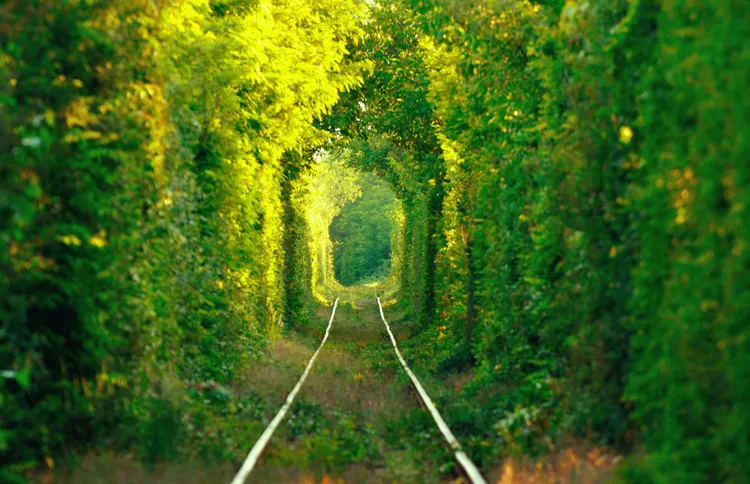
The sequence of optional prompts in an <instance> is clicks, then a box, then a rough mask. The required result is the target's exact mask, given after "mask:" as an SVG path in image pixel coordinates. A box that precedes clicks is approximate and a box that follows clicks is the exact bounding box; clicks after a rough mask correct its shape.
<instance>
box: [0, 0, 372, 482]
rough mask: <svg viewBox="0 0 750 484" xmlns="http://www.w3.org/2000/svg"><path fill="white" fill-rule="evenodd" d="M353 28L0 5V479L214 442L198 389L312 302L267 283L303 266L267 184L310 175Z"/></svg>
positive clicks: (320, 14)
mask: <svg viewBox="0 0 750 484" xmlns="http://www.w3.org/2000/svg"><path fill="white" fill-rule="evenodd" d="M364 11H365V10H364V5H363V4H362V3H360V2H357V1H346V2H341V1H338V0H336V1H321V2H315V3H314V4H311V3H309V2H305V1H301V0H300V1H295V0H287V1H264V0H261V1H257V2H253V1H226V2H217V1H208V0H185V1H175V2H151V1H135V2H133V1H127V2H126V1H119V0H116V1H111V2H103V1H102V2H100V1H93V2H92V1H77V0H71V1H66V2H57V1H42V2H32V3H31V4H29V3H28V2H25V1H18V2H15V1H11V2H10V3H7V2H6V4H4V5H3V6H2V7H0V27H1V28H0V49H1V50H0V113H1V114H2V115H1V116H0V118H1V119H2V121H0V123H2V124H1V125H0V128H1V129H2V132H1V133H0V136H2V137H1V138H0V146H1V148H2V153H1V156H2V160H3V161H2V168H1V171H0V191H2V194H3V196H1V197H0V198H1V201H0V212H2V215H3V216H2V222H1V224H2V225H0V240H2V246H3V250H2V251H0V253H1V255H0V264H1V266H0V267H2V269H1V270H2V275H3V277H2V278H1V279H0V291H1V292H2V295H3V297H2V302H0V319H1V320H2V328H1V329H0V370H1V371H2V375H3V376H2V381H0V391H1V393H0V399H1V400H2V406H3V417H2V419H3V420H2V424H0V435H1V436H2V438H0V446H2V447H3V456H2V464H4V465H7V464H10V465H12V466H15V468H16V469H20V468H22V467H23V466H25V465H28V464H33V462H34V461H35V460H36V459H38V458H40V457H42V456H51V457H53V459H52V460H50V461H48V462H53V461H54V460H55V459H57V458H58V457H59V456H60V455H61V454H62V453H63V451H65V452H69V451H70V450H76V449H77V448H79V447H86V446H89V445H92V444H99V443H101V442H110V443H112V442H113V441H112V438H113V437H115V436H116V437H117V441H116V442H115V443H116V444H117V445H121V444H122V445H126V446H129V445H135V447H136V449H138V450H140V451H141V452H142V453H143V454H144V455H143V456H144V457H146V458H166V457H170V456H175V455H177V453H178V452H180V451H184V450H191V449H192V448H193V446H194V445H197V444H196V442H199V441H200V440H201V439H198V438H197V437H196V436H197V435H204V434H210V433H211V432H212V430H211V428H210V427H211V425H216V424H215V423H214V421H212V420H211V418H208V417H207V416H206V414H211V413H212V412H213V414H214V415H216V416H218V415H220V414H222V412H224V411H225V408H224V407H223V405H222V406H217V407H216V408H210V407H209V408H208V409H201V410H200V411H197V410H196V408H197V406H193V405H192V404H191V403H190V402H193V401H194V400H195V401H198V402H200V401H202V395H201V393H200V392H196V391H195V390H194V389H195V388H198V387H200V388H203V386H205V382H209V383H211V385H214V386H215V385H216V384H217V383H216V382H218V383H228V382H231V381H233V380H234V379H236V377H237V375H238V374H239V373H240V370H241V369H242V368H243V365H244V363H245V362H246V361H247V360H248V359H249V358H252V357H253V356H254V354H255V353H256V352H257V349H258V348H259V346H260V345H262V344H263V341H264V336H267V335H269V334H271V333H272V332H274V331H278V330H279V329H280V328H281V327H283V326H284V325H289V324H290V323H291V321H289V320H288V319H287V320H285V318H294V317H296V316H300V317H302V316H303V314H302V313H299V312H297V311H295V310H294V307H297V306H299V304H301V303H300V302H299V301H300V300H303V301H307V302H306V304H309V297H310V295H309V291H308V292H307V293H305V292H304V291H302V292H301V293H299V291H297V290H296V289H295V284H296V285H297V286H299V281H298V280H296V279H294V278H284V277H282V274H283V273H284V272H285V271H291V272H292V273H294V274H303V271H304V270H305V269H304V268H305V267H306V265H305V260H309V254H308V253H307V252H305V251H304V250H297V251H293V250H292V249H293V248H295V247H296V248H297V249H299V248H300V247H302V248H304V246H305V245H306V244H305V243H302V244H300V243H299V241H298V240H297V239H298V238H299V235H298V234H299V233H303V235H304V230H305V218H304V216H303V215H300V214H303V213H304V212H303V211H302V210H301V209H300V207H299V203H298V202H296V199H295V198H294V196H293V192H294V191H295V190H298V188H297V186H296V185H295V186H294V187H291V186H289V187H288V190H287V191H286V193H282V185H284V184H285V183H287V182H288V185H291V184H294V183H295V180H296V179H301V178H302V175H301V173H304V172H305V171H306V170H309V166H310V163H309V157H301V156H297V155H296V153H298V152H300V153H301V152H306V151H309V150H310V149H311V147H312V146H314V144H316V143H318V142H319V139H320V138H319V136H318V133H317V131H316V130H315V128H314V127H313V126H312V122H313V120H314V119H316V118H318V117H320V116H321V115H322V114H323V113H324V112H325V111H326V110H328V109H329V108H330V107H331V106H332V105H333V104H334V103H335V102H336V100H337V98H338V94H339V92H341V91H343V90H346V89H349V88H352V87H354V86H355V85H357V84H358V83H359V82H360V81H361V73H362V69H363V65H362V64H358V63H353V62H349V61H346V60H345V59H344V57H345V55H346V53H347V45H348V44H350V43H354V42H356V39H357V38H358V37H359V36H360V34H361V21H362V19H363V14H364ZM293 46H296V47H293ZM285 154H287V156H286V158H284V161H285V162H284V163H282V157H283V156H284V155H285ZM295 214H297V216H295ZM285 254H288V257H286V258H285V257H284V255H285ZM307 266H309V263H307ZM303 281H304V285H307V286H308V287H309V281H310V279H309V278H308V279H307V280H305V279H304V277H303ZM186 402H187V403H186ZM191 413H194V414H192V415H191ZM199 414H200V415H202V417H200V418H199V417H198V415H199ZM230 417H231V415H223V416H222V417H221V418H222V419H226V418H230ZM214 418H216V417H214ZM196 422H199V423H196ZM196 425H197V426H198V427H201V428H196ZM241 450H244V449H241ZM6 451H7V452H6ZM223 452H225V453H226V452H230V453H231V451H227V450H224V451H223ZM3 477H5V476H3Z"/></svg>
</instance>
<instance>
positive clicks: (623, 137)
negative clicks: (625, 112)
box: [618, 126, 633, 145]
mask: <svg viewBox="0 0 750 484" xmlns="http://www.w3.org/2000/svg"><path fill="white" fill-rule="evenodd" d="M618 138H619V139H620V143H622V144H624V145H627V144H630V141H631V140H632V139H633V129H632V128H631V127H630V126H620V132H619V135H618Z"/></svg>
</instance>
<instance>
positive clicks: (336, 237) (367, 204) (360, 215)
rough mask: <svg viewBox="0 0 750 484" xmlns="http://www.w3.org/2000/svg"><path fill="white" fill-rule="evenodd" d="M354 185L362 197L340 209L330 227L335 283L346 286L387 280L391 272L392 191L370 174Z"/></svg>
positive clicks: (393, 206)
mask: <svg viewBox="0 0 750 484" xmlns="http://www.w3.org/2000/svg"><path fill="white" fill-rule="evenodd" d="M358 184H359V186H360V187H361V190H362V196H361V197H360V198H359V199H357V200H356V201H354V202H353V203H350V204H348V205H346V206H344V208H343V209H342V210H341V213H340V214H339V215H338V216H337V217H336V218H335V219H333V222H332V223H331V227H330V233H331V241H332V242H333V266H334V270H335V273H336V280H338V281H339V282H340V283H342V284H344V285H346V286H350V285H353V284H358V283H359V284H361V283H363V282H364V281H366V280H368V279H370V280H378V279H387V278H388V276H389V274H390V271H391V234H392V232H393V231H394V228H395V226H394V224H393V216H394V212H395V210H396V201H395V198H394V197H393V192H392V191H391V190H390V189H389V188H388V186H387V185H386V184H385V183H384V182H378V180H377V179H376V178H375V176H374V175H368V176H363V177H361V178H360V179H359V180H358Z"/></svg>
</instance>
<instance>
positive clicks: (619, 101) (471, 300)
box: [330, 0, 750, 482]
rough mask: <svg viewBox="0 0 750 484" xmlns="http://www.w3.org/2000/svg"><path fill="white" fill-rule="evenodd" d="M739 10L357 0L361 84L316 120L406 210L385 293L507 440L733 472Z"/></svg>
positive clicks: (641, 468)
mask: <svg viewBox="0 0 750 484" xmlns="http://www.w3.org/2000/svg"><path fill="white" fill-rule="evenodd" d="M745 17H747V7H745V6H744V5H742V6H741V5H740V3H739V2H703V3H700V2H690V1H676V2H656V1H650V0H641V1H625V0H623V1H615V2H611V1H608V2H604V1H589V2H562V1H554V2H550V1H544V2H541V1H539V2H531V1H521V0H506V1H500V2H497V1H480V2H461V1H454V0H413V1H410V2H398V1H383V2H379V3H378V4H377V5H376V6H375V7H374V8H373V12H372V19H373V22H374V23H375V24H376V25H374V26H371V27H370V26H368V27H369V28H368V35H367V37H366V39H365V41H364V42H363V44H362V46H361V49H359V50H357V51H356V52H355V53H354V56H355V58H357V59H359V58H361V57H363V58H367V59H371V60H372V65H373V70H374V72H373V75H372V76H371V77H370V78H368V79H367V81H366V82H365V84H364V85H363V87H362V88H361V89H358V90H356V91H354V92H352V93H350V94H347V95H346V96H345V97H343V98H342V101H341V102H340V103H339V105H338V107H337V108H335V109H334V111H333V113H334V114H333V116H331V117H330V123H331V124H332V125H334V126H335V127H336V128H337V129H339V132H341V133H343V134H344V135H346V136H349V137H351V138H354V139H356V141H355V142H354V143H353V144H352V145H353V146H355V147H356V148H357V149H358V150H359V151H360V152H361V153H362V154H363V156H362V157H361V159H360V161H358V162H357V166H360V167H363V168H366V169H370V170H373V171H374V172H375V173H377V174H379V175H381V176H383V178H384V179H386V180H388V181H389V182H390V183H391V185H392V186H393V187H394V191H395V192H396V194H397V196H398V197H399V198H400V199H401V201H402V203H403V205H404V210H405V218H404V225H403V233H402V235H401V240H402V244H403V245H401V246H399V251H400V254H402V255H400V256H402V257H403V260H404V263H403V265H402V266H400V270H401V271H402V278H401V281H402V292H401V296H402V301H403V302H404V303H405V304H406V305H407V306H408V307H409V309H410V310H411V312H412V314H414V315H415V316H416V317H417V318H419V319H420V320H421V321H423V322H425V323H428V324H425V325H424V328H425V331H424V332H423V333H422V334H421V335H420V336H419V338H418V339H419V341H420V342H421V344H425V345H428V346H429V347H430V349H429V350H427V351H428V352H429V355H432V356H431V357H430V356H425V358H426V360H427V361H426V362H425V364H426V365H427V366H429V367H433V368H436V369H438V370H440V371H454V370H457V369H461V368H464V367H469V366H473V367H474V373H475V379H474V380H473V381H472V383H471V384H470V385H469V386H467V390H466V393H467V394H471V395H474V396H475V397H477V398H480V399H485V398H486V399H487V400H486V401H488V403H486V404H483V406H484V408H485V409H486V410H487V411H488V413H487V415H490V417H488V418H490V419H495V422H494V424H493V423H490V424H489V425H490V426H491V427H493V428H494V429H495V430H496V431H497V432H498V433H499V437H500V440H502V441H505V443H506V446H507V448H509V449H514V450H516V451H520V452H522V453H523V452H535V451H538V450H539V449H540V448H541V446H540V445H539V442H540V441H541V440H542V439H543V438H547V437H552V438H557V437H563V436H567V435H570V434H573V435H579V436H585V437H587V438H593V439H596V440H598V441H600V442H604V443H607V444H609V445H612V446H618V447H621V448H633V447H634V446H643V454H644V457H643V458H642V460H638V461H636V462H634V464H633V465H634V468H635V470H634V471H633V474H632V475H631V478H632V479H633V480H636V481H643V480H647V481H648V480H653V481H659V482H661V481H669V482H672V481H681V482H682V481H688V482H710V481H713V480H722V481H723V480H729V481H736V482H741V481H743V480H745V479H746V478H747V475H748V470H747V469H746V466H745V463H746V462H747V461H748V459H747V450H748V448H747V446H746V445H744V444H743V443H741V442H740V441H741V440H742V438H739V436H740V435H744V434H745V433H747V432H745V429H746V427H747V422H746V419H745V418H743V417H742V415H745V414H747V412H745V411H744V410H743V408H744V407H743V404H742V403H741V402H743V401H744V400H746V398H745V397H746V395H745V393H744V390H743V388H744V387H745V386H746V385H743V384H741V383H740V381H741V378H742V377H743V376H746V372H747V369H748V368H749V367H750V366H748V362H747V361H746V359H745V357H744V356H743V355H745V354H746V353H747V351H746V350H747V348H746V344H747V343H746V341H747V335H746V333H747V330H746V329H744V328H742V327H741V325H740V324H739V321H740V320H741V319H742V317H743V316H742V315H745V316H746V314H747V310H746V307H745V305H744V301H745V300H746V299H748V298H747V294H746V293H747V285H746V284H745V283H744V281H745V280H746V279H750V278H749V277H748V274H747V272H748V271H747V264H746V262H745V259H744V257H745V252H746V250H745V244H746V242H745V237H746V232H747V230H746V229H747V220H750V217H747V214H746V213H745V211H746V205H747V204H746V202H745V199H746V195H745V191H744V189H743V188H742V187H743V186H744V185H743V181H745V177H746V173H745V171H746V170H745V171H743V170H744V168H745V166H746V165H747V163H746V162H743V161H741V160H744V159H743V158H742V157H743V156H744V157H745V158H746V157H747V146H746V144H747V141H746V140H747V137H748V136H747V122H746V120H745V119H744V117H743V116H745V114H744V113H746V112H747V101H746V99H745V96H743V95H742V94H740V91H741V90H742V86H744V85H745V84H747V82H746V76H747V67H748V58H747V53H746V51H747V49H745V48H744V47H743V45H742V40H741V39H743V38H744V36H745V35H744V32H745V30H746V28H745V27H744V24H742V22H743V20H740V19H743V18H745ZM407 91H408V92H407ZM402 107H403V108H404V109H402ZM347 113H350V114H347ZM416 137H418V138H419V140H418V141H416V140H415V138H416ZM436 147H437V149H436ZM431 294H434V299H433V296H432V295H431ZM431 301H434V303H433V302H431ZM740 301H742V302H740ZM436 360H437V361H436ZM498 388H502V389H503V391H502V394H501V396H498V394H497V393H496V392H497V389H498ZM729 429H734V431H730V430H729ZM740 429H742V430H740ZM743 432H744V433H743Z"/></svg>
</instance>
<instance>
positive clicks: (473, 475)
mask: <svg viewBox="0 0 750 484" xmlns="http://www.w3.org/2000/svg"><path fill="white" fill-rule="evenodd" d="M377 301H378V309H379V311H380V318H381V320H382V321H383V324H384V325H385V329H386V331H387V332H388V336H389V337H390V340H391V343H392V345H393V350H394V351H395V352H396V356H397V357H398V360H399V362H400V363H401V366H402V367H403V369H404V371H406V373H407V375H408V376H409V378H410V380H411V382H412V385H413V386H414V388H415V390H416V392H417V395H418V397H419V400H420V404H421V405H422V407H423V408H424V409H426V410H427V411H428V412H429V413H430V415H431V416H432V419H433V420H434V421H435V424H436V425H437V427H438V429H439V430H440V433H441V434H442V435H443V437H444V439H445V441H446V443H447V444H448V445H449V446H450V448H451V450H452V452H453V455H454V457H455V458H456V461H457V462H458V464H459V465H460V469H461V470H463V473H464V474H465V476H466V477H467V478H468V479H469V481H470V482H471V483H472V484H486V481H485V479H484V478H483V477H482V474H481V473H480V472H479V469H477V467H476V465H474V463H473V462H472V461H471V459H470V458H469V456H468V455H467V454H466V452H465V451H464V450H463V448H462V447H461V444H460V443H459V442H458V439H456V437H455V435H453V432H452V431H451V429H450V427H448V424H447V423H446V422H445V420H444V419H443V417H442V416H441V415H440V412H439V411H438V409H437V407H436V405H435V403H434V402H433V401H432V399H431V398H430V396H429V395H428V394H427V392H426V391H425V389H424V387H423V386H422V384H421V383H420V382H419V379H418V378H417V377H416V376H415V375H414V373H413V372H412V371H411V368H409V365H407V364H406V361H405V360H404V357H403V355H402V354H401V351H400V350H399V348H398V343H397V342H396V338H395V336H394V335H393V332H392V331H391V327H390V325H389V324H388V321H386V319H385V315H384V313H383V306H382V304H381V301H380V298H379V297H378V298H377ZM338 303H339V299H338V298H336V300H335V301H334V304H333V309H332V311H331V318H330V319H329V320H328V326H327V327H326V331H325V334H324V335H323V340H322V341H321V343H320V346H318V349H317V350H316V351H315V353H313V355H312V357H311V358H310V361H309V362H308V363H307V366H306V367H305V371H304V372H303V373H302V376H301V377H300V379H299V381H298V382H297V384H296V385H295V386H294V388H292V391H291V392H290V393H289V395H288V396H287V398H286V401H285V402H284V404H283V405H282V407H281V408H280V409H279V411H278V412H277V413H276V416H275V417H274V418H273V420H271V422H270V423H269V424H268V426H267V427H266V429H265V431H264V432H263V434H262V435H261V436H260V438H259V439H258V440H257V442H256V443H255V445H254V446H253V448H252V449H251V450H250V452H249V453H248V455H247V457H246V458H245V460H244V462H243V463H242V467H241V468H240V469H239V471H238V472H237V474H236V475H235V476H234V479H232V481H231V484H244V483H245V481H246V480H247V478H248V476H249V475H250V474H251V473H252V471H253V469H254V468H255V465H256V464H257V463H258V460H259V458H260V456H261V454H262V453H263V450H264V449H265V448H266V445H268V442H269V441H270V440H271V437H272V436H273V434H274V432H275V431H276V429H277V428H278V426H279V425H280V424H281V422H282V421H283V420H284V417H285V416H286V414H287V412H288V411H289V409H290V408H291V406H292V405H293V403H294V399H295V398H296V397H297V393H299V391H300V389H301V388H302V385H304V383H305V380H307V377H308V376H309V374H310V372H311V370H312V367H313V365H314V363H315V360H316V358H317V357H318V354H319V353H320V351H321V350H322V349H323V346H325V344H326V341H328V336H329V335H330V332H331V327H332V326H333V320H334V318H335V316H336V308H337V307H338Z"/></svg>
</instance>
